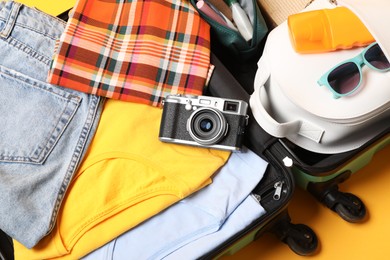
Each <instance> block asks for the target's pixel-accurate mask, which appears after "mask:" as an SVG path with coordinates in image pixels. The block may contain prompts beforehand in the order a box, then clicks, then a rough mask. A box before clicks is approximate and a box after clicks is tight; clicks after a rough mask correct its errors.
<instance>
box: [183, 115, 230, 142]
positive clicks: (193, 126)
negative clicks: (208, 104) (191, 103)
mask: <svg viewBox="0 0 390 260" xmlns="http://www.w3.org/2000/svg"><path fill="white" fill-rule="evenodd" d="M227 127H228V125H227V122H226V119H225V117H224V116H223V114H222V113H221V112H220V111H218V110H215V109H213V108H200V109H198V110H195V111H194V112H193V113H192V114H191V116H190V117H189V119H188V121H187V129H188V132H189V134H190V136H191V137H192V139H194V140H195V141H196V142H197V143H199V144H203V145H212V144H215V143H218V142H219V141H220V140H221V139H222V137H223V136H224V135H225V134H226V130H227Z"/></svg>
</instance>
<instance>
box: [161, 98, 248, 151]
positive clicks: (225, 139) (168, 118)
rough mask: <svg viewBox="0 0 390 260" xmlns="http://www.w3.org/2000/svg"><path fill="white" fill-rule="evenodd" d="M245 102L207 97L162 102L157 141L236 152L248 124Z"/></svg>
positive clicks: (168, 99)
mask: <svg viewBox="0 0 390 260" xmlns="http://www.w3.org/2000/svg"><path fill="white" fill-rule="evenodd" d="M247 110H248V103H246V102H245V101H242V100H235V99H224V98H216V97H209V96H182V95H169V96H167V97H166V98H165V99H164V103H163V114H162V117H161V123H160V133H159V139H160V140H161V141H163V142H168V143H177V144H187V145H194V146H201V147H207V148H215V149H222V150H230V151H237V150H240V149H241V147H242V141H243V136H244V132H245V127H246V126H247V124H248V115H247Z"/></svg>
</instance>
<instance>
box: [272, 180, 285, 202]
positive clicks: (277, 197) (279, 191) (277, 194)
mask: <svg viewBox="0 0 390 260" xmlns="http://www.w3.org/2000/svg"><path fill="white" fill-rule="evenodd" d="M282 187H283V182H282V181H278V182H276V183H275V185H274V188H275V193H274V197H273V198H274V200H280V195H281V194H282Z"/></svg>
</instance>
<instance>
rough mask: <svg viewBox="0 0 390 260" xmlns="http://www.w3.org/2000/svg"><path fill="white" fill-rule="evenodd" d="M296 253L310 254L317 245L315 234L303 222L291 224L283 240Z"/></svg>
mask: <svg viewBox="0 0 390 260" xmlns="http://www.w3.org/2000/svg"><path fill="white" fill-rule="evenodd" d="M283 242H284V243H286V244H287V245H288V246H289V247H290V249H291V250H292V251H294V252H295V253H296V254H298V255H302V256H307V255H312V254H314V252H315V251H316V249H317V247H318V239H317V235H316V234H315V233H314V231H313V230H312V229H311V228H309V227H308V226H306V225H303V224H292V223H291V226H290V228H289V230H288V232H287V235H286V238H285V239H284V240H283Z"/></svg>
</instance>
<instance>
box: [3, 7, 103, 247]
mask: <svg viewBox="0 0 390 260" xmlns="http://www.w3.org/2000/svg"><path fill="white" fill-rule="evenodd" d="M64 27H65V23H64V22H63V21H61V20H59V19H57V18H55V17H51V16H49V15H48V14H45V13H42V12H40V11H38V10H35V9H32V8H29V7H27V6H24V5H21V4H18V3H16V2H12V1H9V2H2V3H1V4H0V229H2V230H3V231H4V232H6V233H7V234H8V235H9V236H11V237H12V238H14V239H16V240H18V241H19V242H20V243H22V244H23V245H25V246H26V247H28V248H31V247H33V246H34V245H36V244H37V243H38V242H39V241H40V240H41V239H42V238H43V237H44V236H45V235H47V234H48V233H49V232H50V230H51V229H52V228H53V225H54V224H55V220H56V217H57V213H58V210H59V208H60V206H61V202H62V200H63V198H64V195H65V194H66V190H67V188H68V185H69V183H70V180H71V178H72V176H73V175H74V173H75V171H76V170H77V167H78V165H79V164H80V161H81V160H82V158H83V155H84V154H85V151H86V150H87V148H88V144H89V142H90V141H91V139H92V137H93V135H94V133H95V130H96V127H97V124H98V121H99V118H100V115H101V111H102V107H103V105H102V103H103V100H102V99H101V98H99V97H96V96H93V95H88V94H84V93H80V92H77V91H73V90H70V89H65V88H61V87H58V86H53V85H50V84H48V83H46V77H47V73H48V70H49V66H50V63H51V58H52V55H53V52H54V48H55V43H56V40H57V39H59V37H60V36H61V33H62V32H63V30H64Z"/></svg>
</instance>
